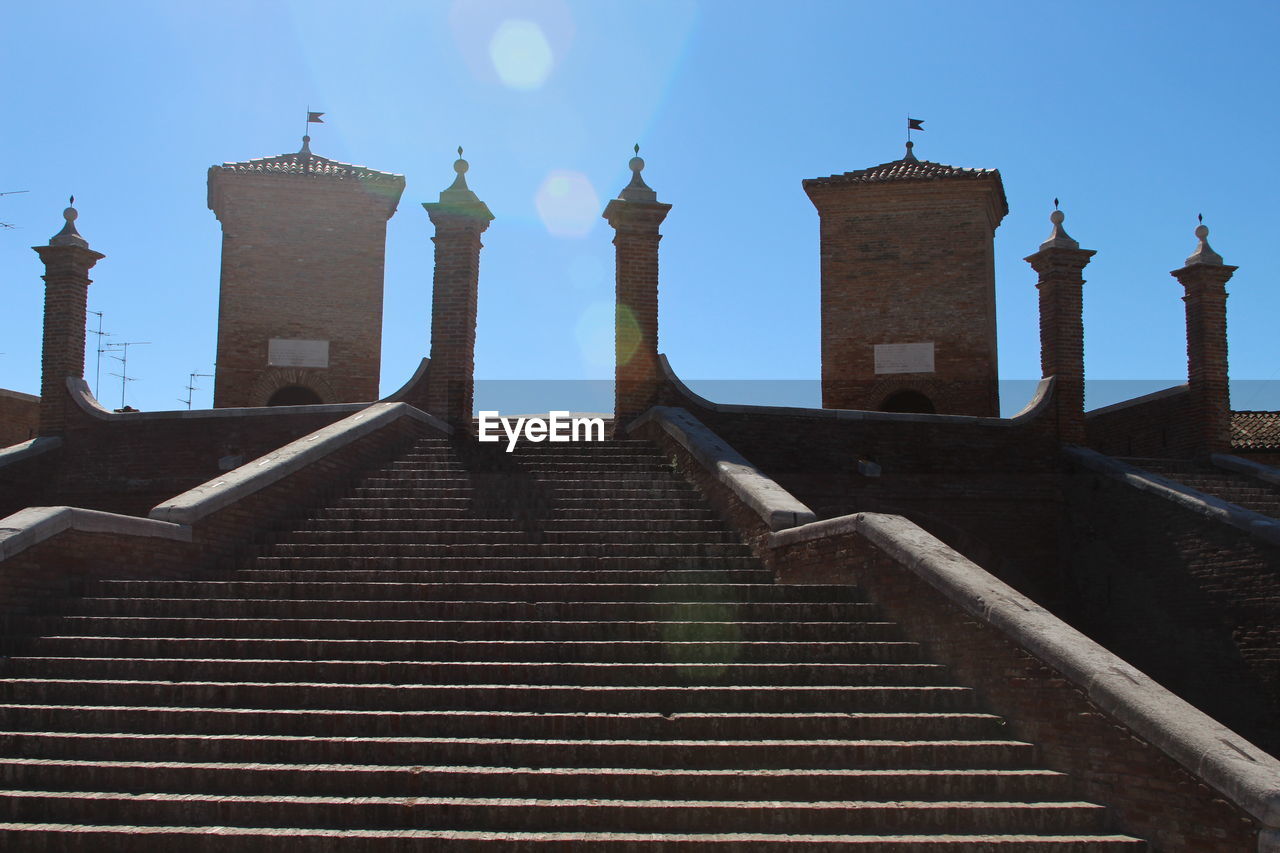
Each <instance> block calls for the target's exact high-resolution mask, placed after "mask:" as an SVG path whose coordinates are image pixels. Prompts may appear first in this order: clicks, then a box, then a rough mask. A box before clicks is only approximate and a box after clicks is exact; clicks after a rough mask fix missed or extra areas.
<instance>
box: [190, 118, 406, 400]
mask: <svg viewBox="0 0 1280 853" xmlns="http://www.w3.org/2000/svg"><path fill="white" fill-rule="evenodd" d="M309 143H310V137H305V136H304V137H303V143H302V149H301V150H300V151H298V152H297V153H294V154H282V155H280V156H279V157H268V158H263V159H258V160H248V161H245V162H242V163H223V164H222V165H221V166H212V167H210V169H209V209H210V210H212V211H213V212H214V214H215V215H216V216H217V217H218V221H219V222H220V223H221V224H222V283H221V290H220V294H219V299H218V356H217V359H218V360H217V368H216V376H215V379H214V391H213V405H214V406H215V407H217V408H225V407H230V406H267V405H289V404H299V403H342V402H363V401H366V400H369V401H371V400H376V399H377V398H378V379H379V368H380V362H381V353H382V290H383V263H384V257H385V251H386V235H387V220H388V219H390V218H391V216H392V214H394V213H395V211H396V205H397V204H398V203H399V201H400V195H401V193H403V192H404V177H403V176H402V175H394V174H391V173H389V172H378V171H375V170H373V169H367V168H365V167H364V166H352V165H349V164H347V163H339V162H337V161H335V160H329V159H327V158H325V157H318V156H316V155H314V154H312V153H311V149H310V145H309Z"/></svg>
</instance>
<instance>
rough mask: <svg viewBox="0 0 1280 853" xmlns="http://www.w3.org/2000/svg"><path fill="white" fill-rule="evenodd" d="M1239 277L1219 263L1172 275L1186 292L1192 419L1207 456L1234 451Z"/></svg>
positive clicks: (1190, 266)
mask: <svg viewBox="0 0 1280 853" xmlns="http://www.w3.org/2000/svg"><path fill="white" fill-rule="evenodd" d="M1202 227H1203V226H1202ZM1193 257H1194V256H1193ZM1235 271H1236V268H1235V267H1231V266H1224V265H1223V264H1222V262H1221V259H1220V258H1219V259H1218V262H1217V263H1188V264H1187V265H1186V266H1185V267H1182V268H1181V269H1178V270H1174V271H1173V272H1172V273H1171V275H1173V276H1174V277H1175V278H1177V279H1178V281H1179V282H1180V283H1181V284H1182V286H1183V287H1184V288H1185V289H1186V296H1184V297H1183V301H1184V302H1186V303H1187V384H1188V386H1189V388H1190V395H1191V396H1190V412H1189V415H1190V418H1191V421H1192V424H1193V429H1194V430H1195V433H1196V436H1195V447H1196V450H1197V451H1198V452H1199V453H1202V454H1209V453H1227V452H1229V451H1230V449H1231V396H1230V392H1229V390H1228V388H1227V291H1226V283H1227V281H1228V280H1229V279H1230V278H1231V274H1232V273H1233V272H1235Z"/></svg>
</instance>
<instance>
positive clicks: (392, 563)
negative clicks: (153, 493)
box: [251, 554, 760, 571]
mask: <svg viewBox="0 0 1280 853" xmlns="http://www.w3.org/2000/svg"><path fill="white" fill-rule="evenodd" d="M251 565H252V566H253V567H254V568H257V569H276V570H289V569H303V570H307V571H317V570H345V569H350V570H363V571H380V570H413V571H473V570H478V569H483V570H496V571H523V570H533V571H562V570H563V571H593V570H603V571H629V570H632V569H642V570H650V571H688V570H693V569H707V570H714V571H727V570H735V569H751V570H759V568H760V561H759V560H758V559H756V558H755V557H752V556H715V555H710V554H708V555H703V556H699V557H691V556H681V557H655V556H634V557H627V556H612V555H611V556H581V557H548V556H533V555H529V556H522V557H480V556H476V557H467V556H453V555H449V556H421V557H390V556H383V557H367V556H355V555H348V556H342V557H319V556H315V557H280V556H262V557H256V558H254V560H253V562H252V563H251Z"/></svg>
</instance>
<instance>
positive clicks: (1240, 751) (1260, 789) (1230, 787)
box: [768, 512, 1280, 853]
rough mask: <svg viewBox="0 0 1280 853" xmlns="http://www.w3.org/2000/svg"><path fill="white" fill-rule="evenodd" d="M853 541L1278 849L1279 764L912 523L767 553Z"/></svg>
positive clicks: (841, 527) (808, 531)
mask: <svg viewBox="0 0 1280 853" xmlns="http://www.w3.org/2000/svg"><path fill="white" fill-rule="evenodd" d="M851 532H852V533H857V534H859V535H861V536H863V537H865V538H866V539H867V540H869V541H870V542H872V543H873V544H874V545H876V546H877V547H879V548H880V549H881V550H883V551H884V552H885V553H887V554H888V555H889V556H890V557H892V558H893V559H894V560H895V561H896V562H898V563H899V564H901V565H903V566H904V567H906V568H907V569H909V570H910V571H912V572H913V573H914V574H916V575H917V576H919V577H920V578H921V579H922V580H923V581H925V582H926V583H928V584H929V585H930V586H932V587H933V588H934V589H936V590H938V592H940V593H941V594H942V595H944V596H945V597H946V598H947V599H948V600H950V601H951V602H952V603H954V604H955V605H956V606H958V607H960V608H961V609H962V610H964V611H965V612H967V613H969V614H971V615H973V616H975V617H977V618H979V619H981V620H982V621H983V622H984V623H985V624H988V625H990V626H992V627H994V628H996V629H997V630H999V631H1000V632H1001V633H1002V634H1004V635H1005V636H1007V637H1008V638H1009V639H1011V640H1012V641H1013V642H1015V643H1016V644H1017V645H1018V646H1020V647H1021V648H1023V649H1025V650H1026V651H1027V652H1029V653H1030V654H1032V655H1033V656H1034V657H1035V658H1037V659H1038V660H1040V661H1042V662H1043V663H1046V664H1048V665H1049V666H1051V667H1052V668H1054V669H1055V670H1057V671H1058V672H1059V673H1061V674H1062V675H1063V676H1064V677H1066V678H1067V679H1068V680H1069V681H1071V682H1072V683H1073V684H1075V685H1076V686H1077V687H1079V688H1081V689H1082V690H1084V692H1085V693H1086V695H1087V696H1088V697H1089V699H1090V700H1091V701H1092V702H1093V703H1094V704H1095V705H1097V706H1098V707H1099V708H1101V709H1102V710H1103V711H1105V712H1106V713H1107V714H1109V715H1110V716H1112V717H1113V718H1114V719H1116V720H1117V721H1119V722H1121V723H1123V724H1124V725H1125V726H1127V727H1128V728H1129V729H1130V730H1131V731H1133V732H1134V734H1136V735H1138V736H1139V737H1141V738H1143V739H1144V740H1146V741H1147V742H1149V743H1151V744H1152V745H1153V746H1155V747H1156V748H1157V749H1159V750H1160V751H1161V752H1163V753H1165V754H1166V755H1167V756H1169V757H1170V758H1171V759H1173V760H1174V761H1176V762H1177V763H1178V764H1180V765H1181V766H1182V767H1184V768H1185V769H1187V770H1188V771H1190V772H1191V773H1192V774H1193V775H1195V776H1196V777H1198V778H1199V779H1201V780H1202V781H1204V782H1205V783H1206V784H1207V785H1209V786H1210V787H1212V788H1214V789H1215V790H1217V791H1218V792H1219V793H1222V794H1224V795H1226V796H1227V797H1229V798H1230V799H1231V800H1232V801H1233V802H1234V803H1235V804H1236V805H1237V806H1239V807H1240V808H1242V809H1243V810H1244V811H1246V812H1248V813H1249V814H1250V815H1252V816H1253V817H1254V818H1256V819H1257V820H1258V821H1259V823H1261V824H1262V826H1263V828H1264V831H1263V832H1262V833H1260V835H1259V842H1258V850H1259V851H1260V853H1272V851H1275V850H1278V849H1280V846H1277V842H1278V841H1280V761H1277V759H1275V758H1274V757H1272V756H1271V755H1269V754H1267V753H1266V752H1264V751H1263V750H1261V749H1259V748H1258V747H1256V746H1254V745H1253V744H1252V743H1250V742H1249V741H1247V740H1245V739H1244V738H1242V737H1241V736H1240V735H1238V734H1237V733H1235V732H1234V731H1232V730H1231V729H1228V728H1227V727H1226V726H1223V725H1222V724H1221V723H1219V722H1217V721H1216V720H1214V719H1213V718H1211V717H1209V716H1208V715H1207V714H1205V713H1204V712H1202V711H1200V710H1198V709H1197V708H1195V707H1193V706H1192V705H1190V704H1189V703H1187V702H1186V701H1184V700H1183V699H1181V698H1179V697H1178V696H1176V695H1174V694H1173V693H1171V692H1169V691H1168V690H1166V689H1165V688H1164V687H1162V686H1160V685H1159V684H1158V683H1156V682H1155V681H1153V680H1152V679H1151V678H1150V677H1148V676H1147V675H1146V674H1144V673H1143V672H1141V671H1140V670H1138V669H1136V668H1134V667H1133V666H1131V665H1130V664H1128V663H1126V662H1125V661H1124V660H1122V659H1121V658H1119V657H1117V656H1116V655H1114V654H1112V653H1111V652H1109V651H1107V649H1105V648H1103V647H1102V646H1100V645H1099V644H1098V643H1096V642H1094V641H1093V640H1091V639H1089V638H1088V637H1086V636H1085V635H1084V634H1081V633H1080V632H1079V631H1077V630H1075V629H1074V628H1072V627H1071V626H1069V625H1067V624H1066V623H1065V622H1063V621H1062V620H1061V619H1059V618H1058V617H1056V616H1054V615H1053V614H1052V613H1050V612H1049V611H1047V610H1045V609H1044V608H1043V607H1041V606H1040V605H1038V604H1036V603H1035V602H1033V601H1031V600H1030V599H1029V598H1027V597H1026V596H1024V595H1022V594H1021V593H1019V592H1018V591H1017V590H1015V589H1013V588H1012V587H1010V586H1008V585H1007V584H1005V583H1004V582H1003V581H1000V580H999V579H997V578H996V577H995V576H993V575H991V574H990V573H988V572H987V571H986V570H985V569H983V568H982V567H981V566H979V565H977V564H975V563H973V562H972V561H970V560H968V559H967V558H965V557H964V556H962V555H961V554H959V553H958V552H956V551H954V550H952V549H951V548H950V547H948V546H947V545H946V544H944V543H943V542H941V541H940V540H938V539H937V538H935V537H934V536H932V535H931V534H929V533H928V532H926V531H925V530H923V529H922V528H920V527H919V526H918V525H916V524H915V523H913V522H911V521H909V520H907V519H905V518H903V517H901V516H895V515H884V514H880V513H865V512H864V513H854V514H853V515H845V516H841V517H839V518H832V519H827V520H824V521H818V522H814V523H812V524H807V525H804V526H802V527H795V528H792V529H790V530H784V531H781V532H778V533H774V534H771V535H770V537H769V540H768V544H769V546H770V547H771V548H779V547H784V546H787V545H794V544H798V543H801V542H806V541H811V540H814V539H819V538H825V537H828V536H837V535H842V534H847V533H851Z"/></svg>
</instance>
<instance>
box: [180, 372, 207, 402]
mask: <svg viewBox="0 0 1280 853" xmlns="http://www.w3.org/2000/svg"><path fill="white" fill-rule="evenodd" d="M202 377H205V378H212V377H213V374H212V373H196V372H195V371H194V370H193V371H191V373H190V375H188V377H187V385H186V389H187V396H186V399H183V398H182V397H179V398H178V401H179V402H182V403H186V404H187V411H188V412H189V411H191V398H192V397H194V396H195V393H196V392H197V391H199V390H200V388H199V386H198V385H196V379H198V378H202Z"/></svg>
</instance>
